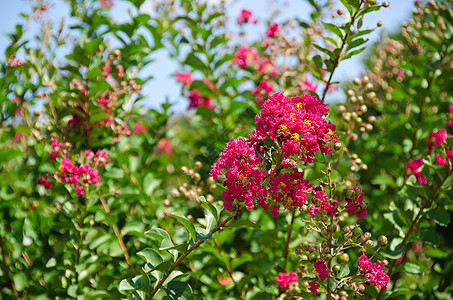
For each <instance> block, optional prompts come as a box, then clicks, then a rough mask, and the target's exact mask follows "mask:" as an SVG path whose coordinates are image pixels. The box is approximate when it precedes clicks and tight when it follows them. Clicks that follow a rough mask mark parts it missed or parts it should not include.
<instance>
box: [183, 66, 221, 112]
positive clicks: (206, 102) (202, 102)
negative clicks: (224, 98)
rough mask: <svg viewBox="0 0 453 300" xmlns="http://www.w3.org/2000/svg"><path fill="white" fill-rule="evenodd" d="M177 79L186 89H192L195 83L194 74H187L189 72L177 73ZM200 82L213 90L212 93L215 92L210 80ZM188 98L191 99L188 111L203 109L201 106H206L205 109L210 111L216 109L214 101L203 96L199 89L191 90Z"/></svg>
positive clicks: (205, 79)
mask: <svg viewBox="0 0 453 300" xmlns="http://www.w3.org/2000/svg"><path fill="white" fill-rule="evenodd" d="M175 79H176V81H178V82H180V83H182V84H183V85H184V87H186V88H190V85H191V84H192V83H193V82H194V79H193V77H192V73H191V72H187V71H186V72H178V73H176V75H175ZM200 81H202V82H204V83H205V84H206V85H207V86H208V87H209V89H211V90H212V91H214V90H215V86H214V83H212V81H211V80H209V79H208V78H202V79H201V80H200ZM187 97H188V98H189V101H190V102H189V107H188V109H191V108H197V107H201V106H204V107H207V108H210V109H214V108H215V105H214V102H213V101H212V99H211V98H209V97H204V96H202V95H201V93H200V91H199V90H197V89H194V90H189V95H188V96H187Z"/></svg>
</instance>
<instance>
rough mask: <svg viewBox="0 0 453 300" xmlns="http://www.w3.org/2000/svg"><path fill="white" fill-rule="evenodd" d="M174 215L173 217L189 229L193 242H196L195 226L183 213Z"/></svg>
mask: <svg viewBox="0 0 453 300" xmlns="http://www.w3.org/2000/svg"><path fill="white" fill-rule="evenodd" d="M172 215H173V217H175V219H177V220H178V221H179V222H181V224H182V225H183V226H184V227H185V228H186V229H187V231H188V232H189V234H190V237H191V238H192V241H196V240H197V233H196V232H195V227H194V226H193V224H192V223H191V222H190V221H189V220H187V218H186V217H185V216H184V215H183V214H181V213H177V212H174V213H172Z"/></svg>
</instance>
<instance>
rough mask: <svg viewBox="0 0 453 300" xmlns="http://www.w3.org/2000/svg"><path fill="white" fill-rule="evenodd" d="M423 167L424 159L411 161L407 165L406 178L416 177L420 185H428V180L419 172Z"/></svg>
mask: <svg viewBox="0 0 453 300" xmlns="http://www.w3.org/2000/svg"><path fill="white" fill-rule="evenodd" d="M421 166H423V157H420V158H419V159H415V160H411V161H409V162H408V163H407V165H406V176H407V177H409V176H411V175H415V177H416V178H417V181H418V183H419V184H426V183H428V179H427V178H426V177H425V176H423V173H422V172H421V171H420V170H419V168H420V167H421Z"/></svg>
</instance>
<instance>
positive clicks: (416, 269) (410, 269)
mask: <svg viewBox="0 0 453 300" xmlns="http://www.w3.org/2000/svg"><path fill="white" fill-rule="evenodd" d="M404 271H406V272H407V273H409V274H420V273H421V268H420V266H418V265H416V264H414V263H411V262H406V263H404Z"/></svg>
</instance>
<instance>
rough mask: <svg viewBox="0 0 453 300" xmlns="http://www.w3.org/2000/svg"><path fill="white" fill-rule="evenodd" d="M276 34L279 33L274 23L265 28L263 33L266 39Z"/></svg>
mask: <svg viewBox="0 0 453 300" xmlns="http://www.w3.org/2000/svg"><path fill="white" fill-rule="evenodd" d="M277 32H279V28H278V24H277V23H274V24H271V25H269V27H267V29H266V32H265V33H266V35H267V36H268V37H274V36H275V34H276V33H277Z"/></svg>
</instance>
